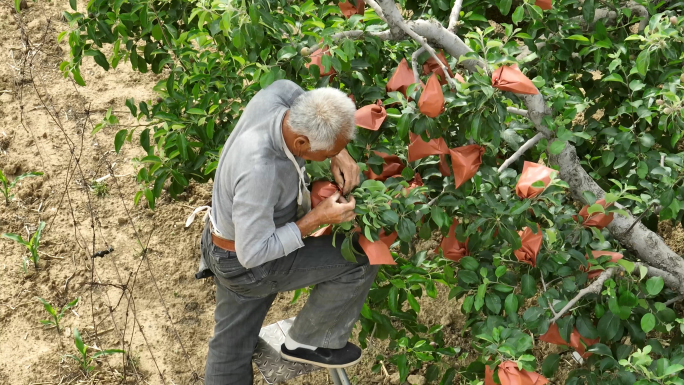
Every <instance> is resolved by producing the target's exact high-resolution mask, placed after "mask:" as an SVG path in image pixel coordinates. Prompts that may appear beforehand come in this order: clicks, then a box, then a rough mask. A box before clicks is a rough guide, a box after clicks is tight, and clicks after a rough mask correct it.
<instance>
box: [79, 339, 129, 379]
mask: <svg viewBox="0 0 684 385" xmlns="http://www.w3.org/2000/svg"><path fill="white" fill-rule="evenodd" d="M74 345H76V350H78V353H79V355H74V354H67V355H66V356H67V357H69V358H73V359H74V360H76V362H78V365H79V366H80V367H81V370H83V372H84V373H85V374H86V375H88V373H90V372H92V371H93V369H94V368H95V366H93V365H92V363H93V361H94V360H95V359H97V358H99V357H104V356H109V355H112V354H116V353H125V352H124V351H123V350H121V349H107V350H100V351H97V352H95V353H93V355H91V356H89V355H88V345H86V344H85V343H83V338H81V333H79V332H78V329H77V328H74Z"/></svg>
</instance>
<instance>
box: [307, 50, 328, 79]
mask: <svg viewBox="0 0 684 385" xmlns="http://www.w3.org/2000/svg"><path fill="white" fill-rule="evenodd" d="M323 55H327V56H330V52H329V51H328V47H323V48H319V49H317V50H315V51H314V52H313V53H312V54H311V56H310V57H311V62H310V63H306V68H309V67H310V66H311V65H312V64H316V65H317V66H318V68H319V70H320V74H321V77H323V76H328V75H334V74H335V69H334V68H333V67H332V65H331V66H330V70H329V71H328V72H325V68H324V67H323V64H322V61H321V59H322V58H323Z"/></svg>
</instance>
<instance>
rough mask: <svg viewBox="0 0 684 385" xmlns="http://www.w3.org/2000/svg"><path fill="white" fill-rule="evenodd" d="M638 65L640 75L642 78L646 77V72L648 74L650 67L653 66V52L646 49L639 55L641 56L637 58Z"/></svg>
mask: <svg viewBox="0 0 684 385" xmlns="http://www.w3.org/2000/svg"><path fill="white" fill-rule="evenodd" d="M636 65H637V71H639V74H641V76H646V72H648V66H649V65H651V52H650V51H649V50H648V49H645V50H643V51H641V53H639V56H637V59H636Z"/></svg>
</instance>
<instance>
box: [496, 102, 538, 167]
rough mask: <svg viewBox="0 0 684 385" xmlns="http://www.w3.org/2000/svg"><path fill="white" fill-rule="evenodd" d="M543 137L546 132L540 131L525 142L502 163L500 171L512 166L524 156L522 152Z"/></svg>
mask: <svg viewBox="0 0 684 385" xmlns="http://www.w3.org/2000/svg"><path fill="white" fill-rule="evenodd" d="M509 108H510V107H509ZM543 137H544V134H542V133H541V132H540V133H538V134H537V135H535V136H533V137H532V139H530V140H528V141H527V142H526V143H525V144H523V145H522V146H520V148H519V149H518V151H516V152H515V153H514V154H513V155H511V157H510V158H508V159H506V161H505V162H504V163H503V164H502V165H501V167H499V170H498V172H499V173H501V171H503V170H505V169H507V168H508V166H510V165H511V164H512V163H513V162H515V161H516V160H518V158H520V156H522V154H524V153H525V152H526V151H527V150H529V149H530V148H532V146H534V145H535V144H537V142H539V140H540V139H541V138H543Z"/></svg>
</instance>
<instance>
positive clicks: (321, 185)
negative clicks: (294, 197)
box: [311, 181, 340, 208]
mask: <svg viewBox="0 0 684 385" xmlns="http://www.w3.org/2000/svg"><path fill="white" fill-rule="evenodd" d="M338 191H340V189H339V188H338V187H337V185H335V184H333V183H330V182H326V181H318V182H313V184H312V185H311V208H314V207H316V206H318V204H319V203H321V202H323V201H324V200H325V199H327V198H329V197H331V196H332V195H333V194H335V193H336V192H338Z"/></svg>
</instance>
